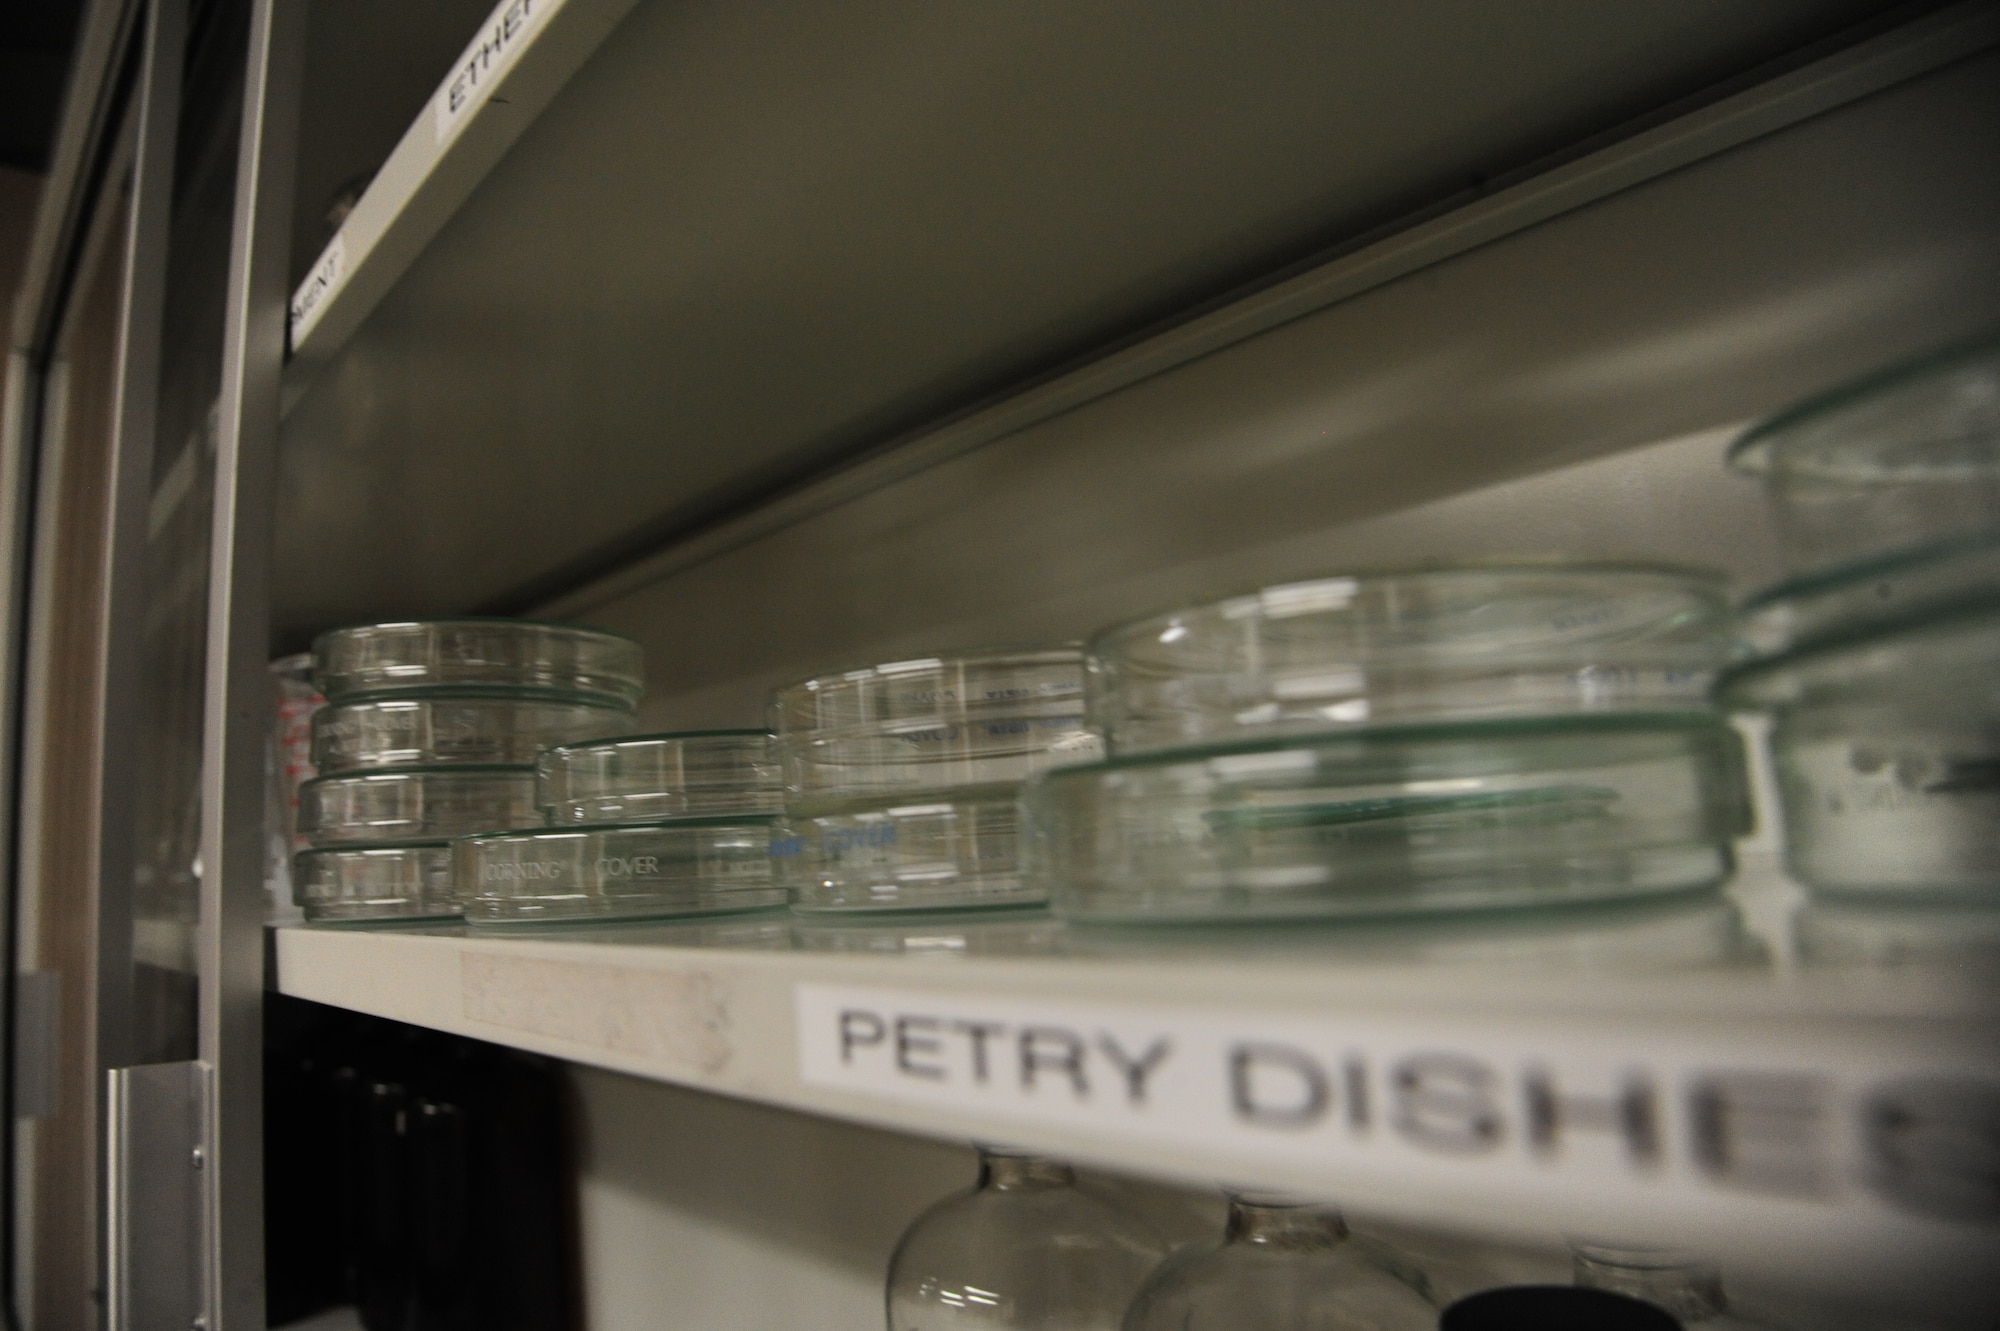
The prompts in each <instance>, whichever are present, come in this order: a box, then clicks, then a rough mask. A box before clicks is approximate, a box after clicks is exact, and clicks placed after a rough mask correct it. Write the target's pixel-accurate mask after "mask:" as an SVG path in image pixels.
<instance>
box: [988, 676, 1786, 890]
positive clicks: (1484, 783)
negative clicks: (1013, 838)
mask: <svg viewBox="0 0 2000 1331" xmlns="http://www.w3.org/2000/svg"><path fill="white" fill-rule="evenodd" d="M1021 802H1022V809H1023V812H1024V814H1025V816H1026V818H1027V827H1026V829H1025V835H1024V838H1023V840H1024V859H1025V861H1026V865H1025V873H1024V878H1025V879H1026V881H1027V883H1028V884H1029V886H1031V887H1033V888H1036V889H1040V890H1044V891H1047V892H1048V893H1049V896H1050V901H1051V903H1052V904H1053V905H1054V907H1055V908H1056V912H1057V913H1058V914H1059V915H1063V916H1065V917H1067V918H1070V919H1073V920H1083V921H1090V920H1097V921H1105V922H1120V921H1123V922H1144V921H1227V920H1246V919H1269V918H1292V919H1301V918H1313V917H1319V918H1355V917H1364V916H1395V915H1415V914H1427V913H1431V912H1443V911H1464V910H1497V909H1515V908H1520V907H1530V906H1554V905H1563V904H1575V903H1580V902H1591V901H1609V900H1616V899H1621V898H1636V897H1642V896H1649V895H1660V894H1665V893H1671V892H1682V891H1691V890H1693V889H1696V888H1701V887H1707V886H1711V885H1713V884H1716V883H1719V882H1721V881H1722V880H1723V879H1724V878H1726V877H1727V876H1728V874H1729V872H1730V870H1731V867H1732V863H1733V861H1732V848H1731V844H1730V843H1731V839H1732V838H1733V837H1734V836H1736V835H1737V834H1738V833H1740V832H1742V831H1743V830H1745V829H1746V826H1747V824H1748V819H1749V815H1748V805H1747V799H1746V794H1745V780H1744V773H1743V761H1742V745H1741V742H1740V741H1739V740H1738V739H1737V736H1736V732H1735V731H1734V729H1732V728H1731V727H1730V726H1729V725H1728V724H1726V723H1724V722H1722V721H1720V720H1719V719H1715V718H1712V717H1708V716H1704V715H1702V714H1698V713H1697V714H1691V715H1684V716H1679V717H1667V716H1663V717H1651V718H1637V717H1632V718H1609V717H1604V718H1588V717H1586V718H1572V719H1568V720H1565V721H1561V722H1498V721H1495V722H1485V723H1481V724H1477V725H1465V726H1435V727H1411V728H1408V729H1404V730H1394V731H1391V730H1381V731H1371V732H1361V733H1356V734H1351V735H1329V736H1320V737H1317V738H1314V739H1312V740H1299V741H1293V742H1290V743H1287V744H1282V745H1279V744H1272V745H1262V746H1244V745H1237V746H1229V747H1221V748H1211V749H1193V750H1183V751H1180V752H1175V753H1166V754H1154V755H1147V756H1144V757H1139V758H1114V759H1111V760H1109V761H1107V762H1104V763H1099V764H1095V765H1093V766H1090V767H1080V768H1069V769H1065V770H1062V771H1056V772H1049V773H1046V774H1044V775H1043V776H1041V777H1039V778H1037V779H1036V780H1035V781H1033V782H1030V783H1029V784H1028V786H1027V787H1026V788H1025V789H1024V790H1023V791H1022V801H1021Z"/></svg>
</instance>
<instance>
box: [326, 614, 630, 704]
mask: <svg viewBox="0 0 2000 1331" xmlns="http://www.w3.org/2000/svg"><path fill="white" fill-rule="evenodd" d="M313 680H314V682H315V683H317V684H318V685H319V691H320V692H321V693H323V694H325V695H326V696H327V698H329V699H335V698H346V697H352V696H354V695H356V694H362V693H384V692H390V691H395V690H402V689H411V688H418V687H423V688H439V687H442V688H509V689H542V690H546V691H550V692H556V693H579V694H586V695H589V696H592V697H604V698H611V699H614V700H616V701H618V702H621V703H624V704H626V705H627V706H630V705H631V704H633V703H636V702H638V701H639V695H640V694H641V693H643V692H644V691H645V662H644V660H643V659H642V657H641V653H640V650H639V644H638V643H636V642H634V641H632V640H631V639H630V638H626V637H622V636H620V635H619V634H616V633H606V632H605V631H604V630H603V629H589V628H579V627H577V626H576V625H574V624H541V623H536V622H535V621H533V620H526V619H424V620H411V621H407V622H402V623H393V624H360V625H356V626H355V627H353V628H344V629H334V630H332V631H331V632H328V633H322V634H320V636H319V637H318V638H317V639H315V640H314V642H313Z"/></svg>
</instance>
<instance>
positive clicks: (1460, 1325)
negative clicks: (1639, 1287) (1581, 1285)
mask: <svg viewBox="0 0 2000 1331" xmlns="http://www.w3.org/2000/svg"><path fill="white" fill-rule="evenodd" d="M1438 1331H1681V1324H1680V1323H1679V1322H1678V1321H1676V1320H1675V1319H1674V1318H1673V1316H1672V1315H1671V1314H1669V1313H1666V1312H1663V1311H1662V1310H1660V1309H1659V1308H1656V1307H1654V1306H1653V1305H1652V1304H1650V1303H1645V1302H1642V1301H1640V1300H1638V1299H1632V1298H1627V1297H1626V1296H1625V1295H1623V1294H1613V1293H1611V1292H1610V1291H1609V1290H1602V1289H1577V1288H1575V1287H1574V1286H1571V1285H1515V1286H1513V1287H1512V1288H1511V1289H1489V1290H1487V1291H1486V1292H1485V1293H1483V1294H1473V1295H1470V1296H1469V1297H1467V1298H1463V1299H1460V1300H1459V1301H1458V1302H1457V1303H1454V1304H1452V1305H1451V1307H1449V1308H1446V1309H1445V1310H1444V1316H1443V1317H1441V1318H1439V1319H1438Z"/></svg>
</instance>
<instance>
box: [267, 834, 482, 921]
mask: <svg viewBox="0 0 2000 1331" xmlns="http://www.w3.org/2000/svg"><path fill="white" fill-rule="evenodd" d="M292 895H293V899H294V900H296V901H297V902H298V903H299V906H300V908H301V909H303V910H304V911H305V916H306V919H308V920H311V921H314V922H324V923H329V924H331V923H341V922H350V921H363V920H427V919H443V918H448V917H450V916H454V915H457V914H458V903H457V902H456V901H455V900H453V898H452V892H451V843H450V842H447V841H416V842H409V843H406V844H404V845H400V846H335V847H329V848H327V849H323V850H302V851H300V852H299V853H298V854H297V855H296V856H294V857H293V859H292Z"/></svg>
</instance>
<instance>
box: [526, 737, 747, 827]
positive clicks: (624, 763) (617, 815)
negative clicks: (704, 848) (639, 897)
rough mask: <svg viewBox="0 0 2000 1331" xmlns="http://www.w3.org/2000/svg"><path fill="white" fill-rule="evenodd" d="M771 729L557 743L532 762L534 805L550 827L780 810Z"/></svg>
mask: <svg viewBox="0 0 2000 1331" xmlns="http://www.w3.org/2000/svg"><path fill="white" fill-rule="evenodd" d="M775 738H776V737H775V736H773V735H772V734H771V732H770V731H768V730H688V731H678V732H674V733H669V734H660V735H621V736H619V737H617V738H615V739H605V740H593V741H590V742H587V743H580V744H559V745H556V746H555V747H554V748H550V749H545V750H543V751H542V755H541V757H540V758H539V759H538V760H537V775H536V797H535V798H536V803H537V804H538V805H539V806H540V808H541V809H542V811H543V813H544V815H545V816H546V818H547V820H548V822H549V823H550V825H552V826H562V825H568V824H577V823H618V822H639V821H646V820H649V819H653V818H681V817H701V816H704V815H719V814H767V813H770V814H774V813H780V812H783V809H784V777H783V773H782V771H781V769H780V767H779V764H778V758H777V754H776V751H775V748H774V741H775Z"/></svg>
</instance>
